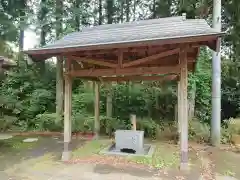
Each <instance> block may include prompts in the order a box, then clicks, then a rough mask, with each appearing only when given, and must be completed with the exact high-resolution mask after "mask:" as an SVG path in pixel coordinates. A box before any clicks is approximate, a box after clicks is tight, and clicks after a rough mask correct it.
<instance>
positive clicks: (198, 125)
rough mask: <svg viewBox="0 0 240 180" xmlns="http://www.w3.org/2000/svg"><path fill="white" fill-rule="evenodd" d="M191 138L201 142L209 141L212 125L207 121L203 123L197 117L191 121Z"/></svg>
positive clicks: (189, 133)
mask: <svg viewBox="0 0 240 180" xmlns="http://www.w3.org/2000/svg"><path fill="white" fill-rule="evenodd" d="M188 129H189V132H188V135H189V139H191V140H194V141H197V142H199V143H202V142H209V137H210V127H209V125H208V124H207V123H202V122H200V121H199V120H197V119H194V120H192V121H189V128H188Z"/></svg>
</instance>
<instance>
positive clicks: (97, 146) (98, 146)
mask: <svg viewBox="0 0 240 180" xmlns="http://www.w3.org/2000/svg"><path fill="white" fill-rule="evenodd" d="M110 143H111V140H109V139H100V140H92V141H89V142H87V143H86V144H85V145H83V146H82V147H80V148H78V149H76V150H74V151H73V153H72V157H73V158H76V157H87V156H91V155H94V154H99V152H100V151H101V150H102V149H103V148H104V147H106V146H107V145H109V144H110Z"/></svg>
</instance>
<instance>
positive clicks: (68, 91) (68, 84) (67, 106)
mask: <svg viewBox="0 0 240 180" xmlns="http://www.w3.org/2000/svg"><path fill="white" fill-rule="evenodd" d="M70 64H71V60H70V59H66V63H65V72H69V70H70ZM64 77H65V91H64V150H63V154H62V160H63V161H68V160H69V159H70V157H71V151H70V149H69V144H70V142H71V135H72V130H71V129H72V128H71V126H72V118H71V115H72V77H71V76H69V75H67V74H65V76H64Z"/></svg>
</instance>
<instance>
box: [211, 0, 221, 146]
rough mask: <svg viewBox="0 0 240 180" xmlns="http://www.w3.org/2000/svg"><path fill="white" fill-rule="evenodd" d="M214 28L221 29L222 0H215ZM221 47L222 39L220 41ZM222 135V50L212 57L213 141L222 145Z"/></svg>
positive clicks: (213, 143) (216, 144) (214, 53)
mask: <svg viewBox="0 0 240 180" xmlns="http://www.w3.org/2000/svg"><path fill="white" fill-rule="evenodd" d="M213 28H214V29H215V30H216V31H219V32H220V31H221V0H213ZM218 43H219V44H218V45H219V47H220V43H221V42H220V41H219V42H218ZM220 136H221V52H220V48H219V52H213V57H212V120H211V143H212V145H213V146H218V145H220V139H221V138H220Z"/></svg>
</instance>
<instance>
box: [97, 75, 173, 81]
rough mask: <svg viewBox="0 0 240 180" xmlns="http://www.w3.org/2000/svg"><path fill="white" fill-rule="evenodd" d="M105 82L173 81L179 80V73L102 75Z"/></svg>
mask: <svg viewBox="0 0 240 180" xmlns="http://www.w3.org/2000/svg"><path fill="white" fill-rule="evenodd" d="M100 79H101V80H102V81H105V82H111V81H116V82H124V81H171V80H177V79H178V76H177V75H168V76H167V75H166V76H123V77H102V78H100Z"/></svg>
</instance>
